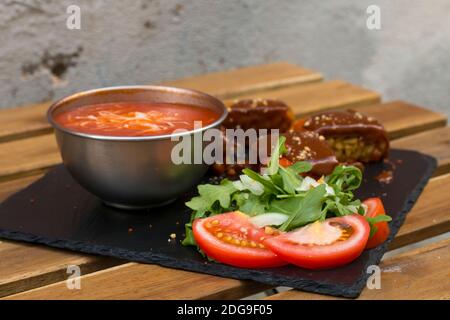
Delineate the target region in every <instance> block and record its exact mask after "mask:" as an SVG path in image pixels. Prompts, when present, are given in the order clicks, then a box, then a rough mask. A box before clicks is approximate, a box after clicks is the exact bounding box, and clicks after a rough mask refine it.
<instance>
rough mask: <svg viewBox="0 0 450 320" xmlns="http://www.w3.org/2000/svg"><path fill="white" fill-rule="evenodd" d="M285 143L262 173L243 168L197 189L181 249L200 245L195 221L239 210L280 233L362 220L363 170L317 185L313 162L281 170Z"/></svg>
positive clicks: (339, 171)
mask: <svg viewBox="0 0 450 320" xmlns="http://www.w3.org/2000/svg"><path fill="white" fill-rule="evenodd" d="M284 143H285V137H280V138H279V141H278V145H277V147H276V148H275V149H274V151H273V152H272V155H271V159H270V161H269V164H268V167H267V168H265V170H264V172H263V173H262V174H260V173H257V172H255V171H253V170H250V169H244V170H243V174H242V175H240V177H239V180H237V181H230V180H228V179H223V180H222V181H221V182H220V184H218V185H214V184H202V185H199V186H198V194H199V195H198V196H196V197H193V198H192V199H191V200H190V201H189V202H186V205H187V206H188V207H189V208H191V209H192V210H193V211H192V215H191V219H190V222H189V223H187V224H186V226H185V227H186V237H185V239H184V240H183V245H196V242H195V239H194V236H193V232H192V222H193V221H194V220H195V219H199V218H206V217H209V216H213V215H217V214H221V213H225V212H230V211H236V210H239V211H241V212H243V213H245V214H247V215H248V216H251V217H256V216H258V218H253V221H255V222H258V221H261V225H272V226H275V227H276V228H277V229H278V230H280V231H290V230H293V229H296V228H299V227H302V226H305V225H307V224H310V223H312V222H315V221H323V220H325V219H326V218H329V217H334V216H345V215H350V214H354V213H358V214H360V215H364V212H365V209H364V207H363V205H362V204H361V201H360V200H358V199H354V195H353V190H355V189H357V188H358V187H359V186H360V184H361V181H362V173H361V170H360V169H358V168H357V167H355V166H346V165H339V166H337V167H336V168H335V169H334V171H333V172H332V173H331V174H330V175H328V176H326V177H321V178H320V179H318V180H315V179H313V178H311V177H308V176H302V174H304V173H307V172H308V171H310V170H311V169H312V165H311V164H310V163H309V162H297V163H294V164H293V165H291V166H289V167H282V166H280V165H279V158H280V156H281V155H282V154H284V153H285V152H286V148H285V145H284ZM389 220H390V218H389V217H388V216H386V215H384V216H378V217H377V218H376V219H372V220H369V219H368V222H369V224H370V225H371V226H373V225H374V224H375V223H377V222H380V221H389ZM371 231H372V232H374V231H375V230H371Z"/></svg>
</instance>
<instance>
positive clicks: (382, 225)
mask: <svg viewBox="0 0 450 320" xmlns="http://www.w3.org/2000/svg"><path fill="white" fill-rule="evenodd" d="M363 204H365V205H366V206H367V211H366V214H365V216H366V217H369V218H374V217H376V216H379V215H383V214H386V211H385V210H384V206H383V202H382V201H381V199H380V198H369V199H367V200H365V201H363ZM374 226H375V227H376V228H377V231H376V232H375V234H373V235H372V237H370V238H369V241H367V245H366V249H371V248H375V247H377V246H379V245H380V244H382V243H383V242H385V241H386V239H387V238H388V237H389V233H390V232H391V230H390V229H389V225H388V223H387V222H386V221H382V222H378V223H375V225H374Z"/></svg>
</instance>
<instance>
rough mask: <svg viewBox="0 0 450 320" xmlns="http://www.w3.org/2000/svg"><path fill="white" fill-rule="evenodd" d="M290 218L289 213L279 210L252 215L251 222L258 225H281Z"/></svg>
mask: <svg viewBox="0 0 450 320" xmlns="http://www.w3.org/2000/svg"><path fill="white" fill-rule="evenodd" d="M288 218H289V216H288V215H285V214H282V213H278V212H270V213H264V214H260V215H257V216H254V217H251V218H250V222H251V223H253V224H254V225H255V226H257V227H265V226H279V225H282V224H283V223H285V222H286V220H287V219H288Z"/></svg>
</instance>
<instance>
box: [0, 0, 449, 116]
mask: <svg viewBox="0 0 450 320" xmlns="http://www.w3.org/2000/svg"><path fill="white" fill-rule="evenodd" d="M70 4H76V5H79V6H80V7H81V22H82V24H81V30H68V29H67V28H66V18H67V14H66V8H67V6H68V5H70ZM369 4H377V5H379V6H380V7H381V21H382V26H381V27H382V28H381V30H373V31H371V30H368V29H367V27H366V18H367V14H366V8H367V6H368V5H369ZM275 60H288V61H291V62H294V63H299V64H302V65H304V66H306V67H310V68H313V69H317V70H320V71H322V72H323V73H324V75H325V76H326V77H327V78H341V79H345V80H348V81H351V82H354V83H358V84H361V85H363V86H366V87H369V88H373V89H375V90H378V91H380V92H381V93H382V94H383V95H384V97H385V99H386V100H387V99H405V100H408V101H411V102H415V103H418V104H421V105H425V106H429V107H431V108H433V109H436V110H441V111H443V112H447V113H450V98H449V89H450V1H448V0H428V1H425V0H420V1H419V0H413V1H411V0H395V1H393V0H386V1H377V0H372V1H366V0H354V1H312V0H311V1H306V0H297V1H295V0H291V1H288V0H278V1H275V0H267V1H266V0H246V1H244V0H242V1H237V0H226V1H225V0H191V1H187V0H184V1H183V0H128V1H125V0H121V1H120V0H63V1H61V0H1V2H0V107H11V106H16V105H20V104H26V103H30V102H39V101H45V100H50V99H55V98H58V97H61V96H63V95H66V94H69V93H72V92H75V91H78V90H83V89H88V88H94V87H100V86H109V85H124V84H144V83H149V82H153V81H159V80H166V79H173V78H178V77H183V76H187V75H191V74H199V73H204V72H209V71H216V70H221V69H227V68H232V67H239V66H245V65H250V64H259V63H265V62H270V61H275Z"/></svg>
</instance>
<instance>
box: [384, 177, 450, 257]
mask: <svg viewBox="0 0 450 320" xmlns="http://www.w3.org/2000/svg"><path fill="white" fill-rule="evenodd" d="M448 186H450V174H446V175H443V176H439V177H436V178H433V179H431V180H430V182H429V183H428V185H427V186H426V187H425V188H424V190H423V192H422V194H421V195H420V197H419V199H418V200H417V202H416V204H415V205H414V207H413V209H412V210H411V211H410V212H409V213H408V215H407V217H406V220H405V223H404V224H403V225H402V227H401V228H400V230H399V232H398V233H397V235H396V237H395V239H394V241H393V242H392V243H391V246H390V249H396V248H398V247H403V246H405V245H407V244H411V243H415V242H419V241H421V240H425V239H427V238H431V237H434V236H437V235H439V234H442V233H445V232H449V231H450V209H449V208H450V197H449V195H448V192H447V189H448Z"/></svg>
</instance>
